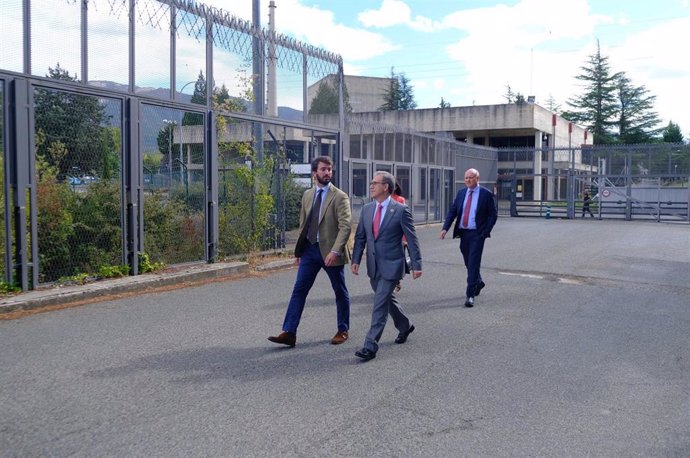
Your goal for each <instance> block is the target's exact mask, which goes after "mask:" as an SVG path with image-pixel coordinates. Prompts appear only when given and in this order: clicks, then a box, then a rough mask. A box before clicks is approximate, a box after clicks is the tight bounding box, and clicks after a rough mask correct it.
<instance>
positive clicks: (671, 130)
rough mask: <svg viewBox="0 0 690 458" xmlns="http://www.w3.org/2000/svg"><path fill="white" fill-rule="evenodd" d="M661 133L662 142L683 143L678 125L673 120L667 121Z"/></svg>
mask: <svg viewBox="0 0 690 458" xmlns="http://www.w3.org/2000/svg"><path fill="white" fill-rule="evenodd" d="M661 135H662V139H663V140H664V143H683V142H684V141H685V139H684V138H683V134H682V133H681V131H680V126H679V125H678V124H676V123H675V122H673V121H669V122H668V126H666V127H665V128H664V129H663V130H662V133H661Z"/></svg>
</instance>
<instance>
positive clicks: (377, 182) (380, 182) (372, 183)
mask: <svg viewBox="0 0 690 458" xmlns="http://www.w3.org/2000/svg"><path fill="white" fill-rule="evenodd" d="M375 184H385V183H384V182H383V181H370V182H369V186H374V185H375Z"/></svg>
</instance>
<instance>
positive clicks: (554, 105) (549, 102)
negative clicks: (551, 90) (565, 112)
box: [545, 94, 561, 113]
mask: <svg viewBox="0 0 690 458" xmlns="http://www.w3.org/2000/svg"><path fill="white" fill-rule="evenodd" d="M545 108H547V109H548V110H550V111H553V112H554V113H559V112H560V111H561V105H560V104H559V103H558V102H556V99H555V98H554V97H553V95H552V94H549V97H548V98H547V99H546V105H545Z"/></svg>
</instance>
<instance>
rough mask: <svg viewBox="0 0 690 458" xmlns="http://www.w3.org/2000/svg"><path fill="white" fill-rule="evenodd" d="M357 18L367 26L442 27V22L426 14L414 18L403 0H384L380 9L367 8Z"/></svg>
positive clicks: (428, 28) (427, 29) (420, 28)
mask: <svg viewBox="0 0 690 458" xmlns="http://www.w3.org/2000/svg"><path fill="white" fill-rule="evenodd" d="M357 19H358V20H359V22H361V23H362V25H364V26H365V27H376V28H386V27H393V26H396V25H405V26H408V27H410V28H411V29H413V30H417V31H420V32H433V31H434V30H438V28H439V27H440V24H438V23H436V22H434V21H432V20H431V19H429V18H426V17H424V16H415V17H414V18H412V10H411V9H410V7H409V6H407V4H406V3H405V2H403V1H401V0H383V2H382V3H381V7H380V8H379V9H378V10H371V9H369V10H365V11H363V12H361V13H359V14H358V15H357Z"/></svg>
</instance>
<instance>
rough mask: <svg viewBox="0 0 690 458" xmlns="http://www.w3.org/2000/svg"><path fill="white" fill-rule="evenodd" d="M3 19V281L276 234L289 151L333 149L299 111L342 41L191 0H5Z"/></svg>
mask: <svg viewBox="0 0 690 458" xmlns="http://www.w3.org/2000/svg"><path fill="white" fill-rule="evenodd" d="M27 13H28V14H27ZM0 18H2V19H1V20H0V21H1V24H2V25H3V27H2V29H3V46H2V49H0V104H1V106H2V110H0V115H1V116H2V117H0V135H2V137H0V138H1V139H2V142H0V144H1V146H2V157H0V166H1V168H2V197H3V203H4V206H3V207H2V214H1V215H0V219H1V222H2V236H3V237H2V243H0V250H1V251H2V255H3V260H4V262H3V264H2V274H3V278H4V280H5V281H4V282H3V284H15V285H18V286H19V287H21V288H22V289H25V290H26V289H31V288H35V287H37V286H39V285H41V284H46V283H53V282H75V281H76V282H80V281H86V280H88V279H90V278H94V277H112V276H119V275H129V274H137V273H140V272H145V271H148V270H151V269H153V268H156V267H159V266H162V265H169V264H180V263H188V262H199V261H207V262H211V261H215V260H219V259H225V258H230V257H235V256H246V255H247V254H248V253H249V252H251V251H255V250H266V249H275V248H280V247H283V246H284V245H285V237H286V235H285V234H286V232H287V231H289V230H291V229H294V228H295V227H296V226H297V224H298V222H297V221H296V215H298V211H297V210H298V206H299V201H300V197H301V194H302V192H303V190H304V188H302V187H301V186H300V185H299V184H297V182H296V181H295V180H293V179H292V176H291V174H290V161H297V162H304V161H308V160H309V159H310V158H311V157H313V155H314V154H316V153H317V152H318V153H319V154H321V153H325V154H331V155H334V156H335V155H339V154H340V146H339V145H338V144H337V138H338V129H332V128H326V129H322V128H320V127H319V126H315V125H311V124H308V123H307V122H306V116H305V115H304V114H303V113H304V112H306V107H304V106H303V102H304V100H306V87H307V86H308V85H310V84H313V83H314V82H316V81H318V80H320V79H322V78H324V77H326V76H329V75H342V59H341V57H340V56H338V55H337V54H333V53H330V52H328V51H325V50H322V49H319V48H316V47H313V46H311V45H307V44H304V43H301V42H298V41H296V40H294V39H292V38H290V37H287V36H284V35H282V34H279V33H276V32H274V31H267V30H265V29H263V28H261V27H258V26H255V25H254V24H252V23H250V22H248V21H244V20H241V19H238V18H235V17H232V16H230V15H229V14H227V13H225V12H224V11H222V10H219V9H216V8H211V7H208V6H206V5H203V4H201V3H197V2H189V1H178V0H135V1H128V2H123V1H121V0H88V1H80V0H45V1H41V2H30V3H23V2H21V1H19V0H17V1H15V0H10V1H7V2H2V3H1V4H0ZM27 31H29V33H26V32H27ZM266 74H271V75H273V77H274V80H271V81H272V82H273V83H274V86H273V91H272V92H270V94H269V96H270V97H272V99H270V100H266V97H267V96H266V93H265V90H264V88H265V86H266V85H265V83H264V82H263V78H264V77H265V75H266ZM276 89H277V90H276ZM268 102H270V103H268ZM266 106H277V112H276V113H271V114H272V116H270V118H269V117H267V116H266V113H265V107H266ZM7 114H9V116H8V117H7V118H8V119H9V120H10V121H11V122H8V119H6V117H5V116H6V115H7ZM293 215H294V216H293Z"/></svg>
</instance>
